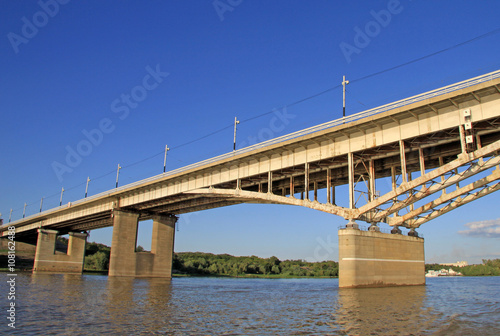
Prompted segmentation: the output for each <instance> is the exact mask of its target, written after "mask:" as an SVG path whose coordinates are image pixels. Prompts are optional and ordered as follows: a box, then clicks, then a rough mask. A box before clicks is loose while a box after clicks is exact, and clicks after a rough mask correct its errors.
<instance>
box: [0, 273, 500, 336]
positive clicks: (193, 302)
mask: <svg viewBox="0 0 500 336" xmlns="http://www.w3.org/2000/svg"><path fill="white" fill-rule="evenodd" d="M499 280H500V278H499V277H491V278H468V277H462V278H454V279H440V278H437V279H428V280H427V286H417V287H393V288H372V289H369V288H366V289H339V288H338V280H337V279H228V278H174V279H172V280H162V279H126V278H125V279H121V278H108V277H106V276H91V275H84V276H67V275H36V276H35V275H31V274H20V275H19V276H18V282H17V284H18V288H17V289H18V293H19V296H18V298H17V301H16V303H17V304H18V306H19V311H18V316H17V317H18V325H17V326H18V328H17V329H16V332H15V333H17V334H19V335H25V334H30V335H48V334H54V335H71V336H75V335H103V334H106V335H124V334H135V335H143V334H144V335H146V334H168V335H423V334H426V335H427V334H434V335H450V334H466V335H500V295H499V293H500V290H499V289H500V281H499ZM6 288H7V287H6V284H3V283H2V284H1V289H0V290H2V291H4V292H5V290H6Z"/></svg>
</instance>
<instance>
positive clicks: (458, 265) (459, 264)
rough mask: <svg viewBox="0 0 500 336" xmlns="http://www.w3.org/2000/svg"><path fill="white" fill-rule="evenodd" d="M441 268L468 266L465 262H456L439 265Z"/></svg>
mask: <svg viewBox="0 0 500 336" xmlns="http://www.w3.org/2000/svg"><path fill="white" fill-rule="evenodd" d="M439 265H443V266H455V267H464V266H468V265H469V263H468V262H467V261H457V262H456V263H444V264H439Z"/></svg>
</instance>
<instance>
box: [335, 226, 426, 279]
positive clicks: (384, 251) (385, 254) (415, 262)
mask: <svg viewBox="0 0 500 336" xmlns="http://www.w3.org/2000/svg"><path fill="white" fill-rule="evenodd" d="M395 232H397V231H395ZM399 232H400V231H399ZM338 234H339V287H347V288H349V287H350V288H353V287H389V286H412V285H425V258H424V239H423V238H419V237H418V236H415V235H414V236H404V235H401V234H398V233H395V234H394V233H382V232H378V231H375V230H373V231H361V230H359V229H358V228H357V227H353V226H352V225H351V226H347V228H345V229H341V230H339V232H338ZM415 234H416V232H415Z"/></svg>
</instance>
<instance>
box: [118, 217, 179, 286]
mask: <svg viewBox="0 0 500 336" xmlns="http://www.w3.org/2000/svg"><path fill="white" fill-rule="evenodd" d="M138 219H139V214H135V213H128V212H123V211H114V219H113V240H112V243H111V257H110V263H109V275H110V276H130V277H162V278H170V277H172V260H173V253H174V237H175V223H176V222H177V217H175V216H159V215H157V216H153V238H152V241H151V252H136V251H135V247H136V244H137V228H138Z"/></svg>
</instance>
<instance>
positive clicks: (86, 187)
mask: <svg viewBox="0 0 500 336" xmlns="http://www.w3.org/2000/svg"><path fill="white" fill-rule="evenodd" d="M89 182H90V176H87V185H86V186H85V198H87V191H89Z"/></svg>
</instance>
